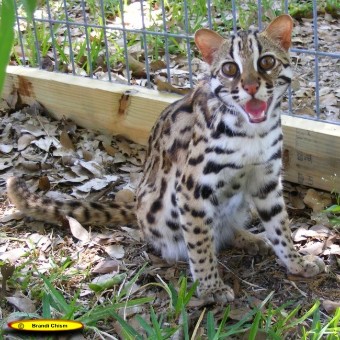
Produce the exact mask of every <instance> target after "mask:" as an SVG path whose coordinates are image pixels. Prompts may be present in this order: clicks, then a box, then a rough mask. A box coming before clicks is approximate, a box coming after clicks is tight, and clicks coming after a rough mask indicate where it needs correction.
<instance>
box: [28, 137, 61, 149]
mask: <svg viewBox="0 0 340 340" xmlns="http://www.w3.org/2000/svg"><path fill="white" fill-rule="evenodd" d="M32 144H35V145H36V146H37V147H38V148H40V149H41V150H43V151H46V152H49V151H50V148H51V146H52V145H54V146H55V147H58V146H59V142H58V141H57V140H56V139H55V138H54V137H49V136H46V137H43V138H40V139H38V140H34V141H33V142H32Z"/></svg>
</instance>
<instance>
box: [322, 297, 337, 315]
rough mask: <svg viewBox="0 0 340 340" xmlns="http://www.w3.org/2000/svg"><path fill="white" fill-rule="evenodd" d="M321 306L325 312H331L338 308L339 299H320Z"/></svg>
mask: <svg viewBox="0 0 340 340" xmlns="http://www.w3.org/2000/svg"><path fill="white" fill-rule="evenodd" d="M322 307H323V308H324V309H325V310H326V312H327V313H329V314H333V313H334V312H335V311H336V309H337V308H340V301H331V300H324V301H322Z"/></svg>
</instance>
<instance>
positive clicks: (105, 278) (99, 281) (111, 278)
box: [89, 273, 126, 292]
mask: <svg viewBox="0 0 340 340" xmlns="http://www.w3.org/2000/svg"><path fill="white" fill-rule="evenodd" d="M125 278H126V274H125V273H122V274H116V275H112V274H104V275H101V276H98V277H96V278H94V279H93V280H92V283H90V284H89V287H90V288H91V289H92V290H93V291H95V292H100V291H102V290H105V289H109V288H111V287H113V286H115V285H117V284H120V283H121V282H122V281H123V280H124V279H125Z"/></svg>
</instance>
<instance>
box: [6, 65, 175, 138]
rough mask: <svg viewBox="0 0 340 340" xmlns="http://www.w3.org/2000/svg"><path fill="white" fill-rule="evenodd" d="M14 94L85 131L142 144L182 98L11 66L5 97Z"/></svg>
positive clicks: (139, 88) (144, 89)
mask: <svg viewBox="0 0 340 340" xmlns="http://www.w3.org/2000/svg"><path fill="white" fill-rule="evenodd" d="M13 91H17V92H18V93H19V95H20V98H21V100H22V102H23V103H27V104H31V103H33V102H34V101H38V102H39V103H40V104H42V105H43V106H44V107H45V108H46V109H47V110H48V112H50V113H51V114H52V116H54V117H55V118H57V119H60V118H62V117H63V116H66V117H67V118H70V119H72V120H73V121H74V122H75V123H77V124H79V125H80V126H83V127H85V128H90V129H96V130H98V131H100V132H102V133H105V134H111V135H124V136H125V137H127V138H129V139H131V140H133V141H135V142H137V143H141V144H146V141H147V138H148V135H149V132H150V128H151V127H152V126H153V124H154V122H155V120H156V119H157V117H158V116H159V114H160V112H161V111H162V110H163V109H164V108H165V107H166V106H168V105H169V104H170V103H172V102H173V101H175V100H178V99H180V98H181V97H180V96H179V95H175V94H170V93H159V92H157V91H154V90H149V89H146V88H143V87H140V86H127V85H120V84H112V83H108V82H104V81H100V80H96V79H89V78H84V77H75V76H72V75H67V74H62V73H52V72H46V71H42V70H37V69H32V68H24V67H17V66H9V67H8V68H7V78H6V81H5V87H4V91H3V94H2V97H3V98H7V97H8V96H9V95H10V94H11V93H12V92H13Z"/></svg>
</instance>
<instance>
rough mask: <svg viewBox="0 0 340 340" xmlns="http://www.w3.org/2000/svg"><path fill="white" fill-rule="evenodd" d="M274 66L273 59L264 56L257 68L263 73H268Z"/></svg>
mask: <svg viewBox="0 0 340 340" xmlns="http://www.w3.org/2000/svg"><path fill="white" fill-rule="evenodd" d="M274 66H275V58H274V57H273V56H271V55H265V56H264V57H262V58H260V59H259V67H260V68H261V69H262V70H263V71H269V70H271V69H272V68H273V67H274Z"/></svg>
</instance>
